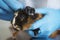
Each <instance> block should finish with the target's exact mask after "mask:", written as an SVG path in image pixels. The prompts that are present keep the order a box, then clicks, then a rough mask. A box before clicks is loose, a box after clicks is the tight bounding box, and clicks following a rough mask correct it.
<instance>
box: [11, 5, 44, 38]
mask: <svg viewBox="0 0 60 40" xmlns="http://www.w3.org/2000/svg"><path fill="white" fill-rule="evenodd" d="M42 17H44V14H38V13H35V9H34V8H32V7H29V6H27V7H25V8H24V9H19V10H17V11H16V12H15V13H14V18H13V20H12V21H11V27H10V29H11V31H12V34H13V38H15V36H16V35H17V33H18V32H19V31H24V30H28V29H29V28H30V26H31V24H33V23H34V22H35V21H37V20H39V19H41V18H42ZM33 31H34V33H36V32H35V30H33Z"/></svg>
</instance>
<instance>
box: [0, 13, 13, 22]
mask: <svg viewBox="0 0 60 40" xmlns="http://www.w3.org/2000/svg"><path fill="white" fill-rule="evenodd" d="M12 19H13V13H9V14H5V15H4V14H0V20H6V21H11V20H12Z"/></svg>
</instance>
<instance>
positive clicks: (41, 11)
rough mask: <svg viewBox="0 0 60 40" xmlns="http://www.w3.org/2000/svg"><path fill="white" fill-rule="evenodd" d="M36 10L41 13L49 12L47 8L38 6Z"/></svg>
mask: <svg viewBox="0 0 60 40" xmlns="http://www.w3.org/2000/svg"><path fill="white" fill-rule="evenodd" d="M35 12H36V13H40V14H47V8H36V9H35Z"/></svg>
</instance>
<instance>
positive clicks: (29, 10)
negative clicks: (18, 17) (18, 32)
mask: <svg viewBox="0 0 60 40" xmlns="http://www.w3.org/2000/svg"><path fill="white" fill-rule="evenodd" d="M25 12H26V13H27V14H28V15H29V16H30V17H31V18H32V19H33V20H34V19H36V18H37V17H38V15H36V13H35V9H34V8H32V7H29V6H27V7H26V8H25Z"/></svg>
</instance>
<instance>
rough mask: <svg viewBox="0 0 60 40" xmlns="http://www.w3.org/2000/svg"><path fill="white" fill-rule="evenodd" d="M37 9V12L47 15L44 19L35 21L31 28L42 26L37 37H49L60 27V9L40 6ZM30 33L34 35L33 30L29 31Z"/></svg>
mask: <svg viewBox="0 0 60 40" xmlns="http://www.w3.org/2000/svg"><path fill="white" fill-rule="evenodd" d="M35 11H36V12H37V13H41V14H45V16H44V17H43V18H42V19H40V20H38V21H36V22H34V23H33V24H32V26H31V27H30V28H29V29H36V28H40V31H39V33H38V35H37V37H42V36H44V37H48V36H50V35H51V34H52V33H53V32H54V31H56V30H57V29H58V28H59V27H60V10H58V9H51V8H40V9H35ZM29 34H30V35H31V36H33V37H34V34H33V32H32V31H29Z"/></svg>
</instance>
